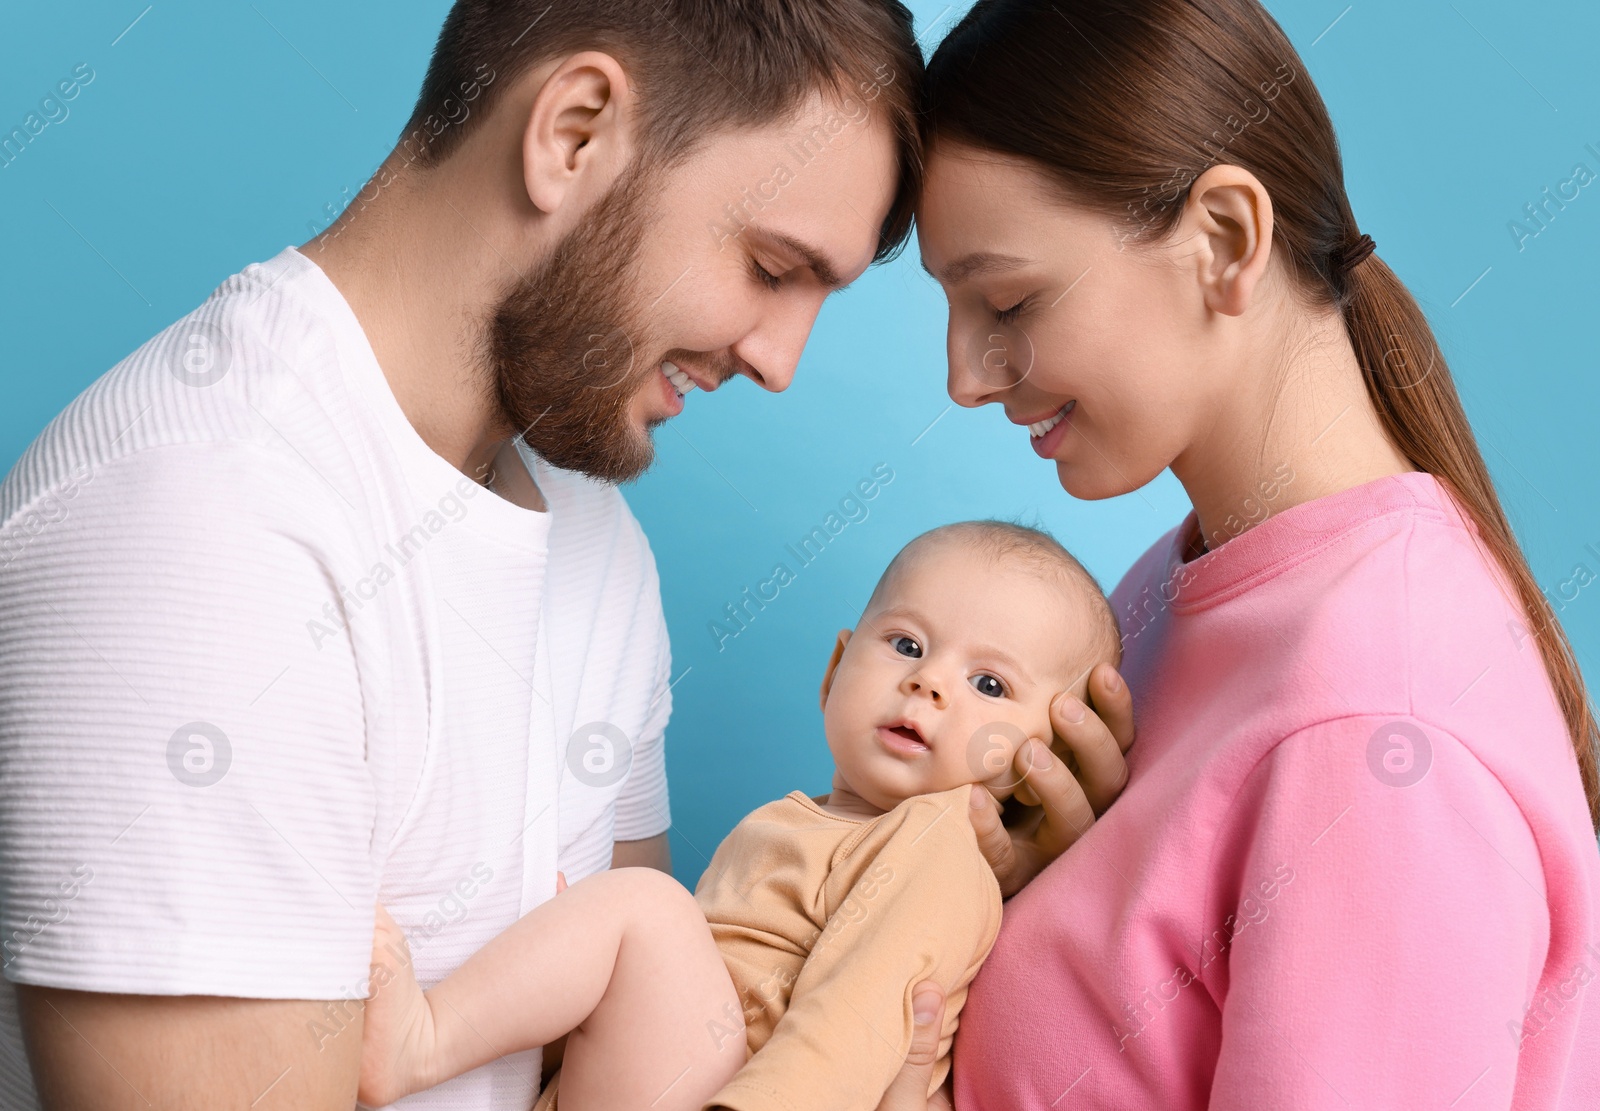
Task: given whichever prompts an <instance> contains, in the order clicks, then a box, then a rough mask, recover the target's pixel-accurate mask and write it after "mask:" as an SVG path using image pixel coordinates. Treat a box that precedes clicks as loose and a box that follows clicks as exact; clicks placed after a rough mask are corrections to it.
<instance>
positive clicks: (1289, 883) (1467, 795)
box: [1191, 715, 1558, 1111]
mask: <svg viewBox="0 0 1600 1111" xmlns="http://www.w3.org/2000/svg"><path fill="white" fill-rule="evenodd" d="M1212 871H1213V886H1212V894H1211V895H1210V896H1208V906H1207V909H1206V916H1205V919H1204V921H1205V922H1206V923H1207V925H1208V926H1209V927H1214V929H1213V930H1212V932H1211V933H1209V934H1207V935H1206V936H1205V937H1203V938H1199V939H1195V941H1194V943H1193V944H1192V945H1191V948H1194V947H1196V946H1198V947H1199V948H1201V950H1202V952H1203V955H1202V957H1201V958H1200V965H1201V967H1202V968H1203V969H1204V971H1203V972H1202V974H1201V979H1202V982H1203V983H1205V984H1206V985H1207V987H1208V988H1209V990H1210V991H1211V993H1212V995H1213V997H1214V998H1216V1000H1217V1002H1218V1005H1219V1006H1220V1008H1221V1011H1222V1041H1221V1045H1220V1046H1219V1052H1218V1060H1217V1069H1216V1073H1215V1078H1214V1081H1213V1085H1212V1088H1211V1095H1210V1106H1211V1107H1213V1108H1216V1109H1218V1111H1223V1109H1226V1111H1253V1109H1260V1111H1268V1109H1271V1111H1286V1109H1293V1111H1313V1109H1317V1111H1321V1109H1327V1111H1334V1109H1338V1111H1348V1108H1352V1107H1448V1106H1459V1107H1466V1106H1471V1107H1474V1108H1502V1109H1504V1108H1509V1107H1511V1106H1512V1100H1513V1091H1514V1089H1515V1086H1516V1079H1517V1061H1518V1053H1519V1043H1520V1042H1522V1041H1525V1040H1526V1036H1527V1035H1526V1032H1525V1031H1524V1018H1525V1012H1526V1011H1527V1009H1528V1004H1529V998H1530V996H1531V994H1532V993H1533V991H1534V988H1535V985H1536V984H1537V981H1538V977H1539V974H1540V969H1541V967H1542V965H1543V963H1544V961H1545V956H1546V952H1547V948H1548V945H1549V935H1550V918H1549V910H1548V903H1547V901H1546V889H1545V878H1544V874H1543V872H1542V871H1541V868H1540V855H1539V851H1538V848H1537V846H1536V843H1535V841H1534V837H1533V834H1532V832H1531V830H1530V828H1529V826H1528V823H1527V821H1526V819H1525V818H1524V816H1523V814H1522V812H1521V810H1520V809H1519V808H1518V806H1517V805H1516V803H1515V802H1514V800H1513V799H1512V798H1511V796H1510V795H1509V794H1508V793H1507V791H1506V790H1505V788H1504V786H1503V785H1502V784H1501V783H1500V781H1499V780H1498V779H1497V778H1496V777H1495V776H1494V775H1493V774H1492V773H1491V772H1490V771H1489V770H1488V769H1487V768H1486V767H1485V766H1484V765H1483V764H1482V763H1481V762H1480V761H1479V760H1478V759H1477V758H1476V757H1475V756H1474V755H1473V753H1472V752H1471V751H1470V750H1469V748H1468V747H1467V746H1466V745H1464V744H1463V743H1462V741H1461V740H1460V739H1458V738H1457V737H1456V736H1454V735H1452V734H1451V733H1449V732H1447V731H1445V730H1443V729H1441V728H1439V727H1437V726H1434V725H1432V724H1429V723H1427V722H1424V721H1421V720H1418V719H1416V718H1412V717H1405V716H1400V717H1377V716H1371V715H1362V716H1352V717H1348V718H1343V719H1340V720H1337V721H1330V722H1324V723H1321V724H1318V725H1315V726H1312V727H1310V728H1308V729H1305V730H1302V731H1300V732H1298V733H1296V734H1294V735H1292V736H1290V737H1289V738H1287V739H1285V740H1284V741H1282V742H1281V743H1279V744H1278V745H1277V746H1276V747H1275V748H1274V749H1273V750H1272V751H1271V752H1270V753H1269V754H1268V755H1267V756H1266V757H1265V758H1264V759H1263V760H1262V761H1261V762H1260V764H1259V765H1258V766H1257V767H1256V768H1255V770H1254V771H1253V772H1252V773H1251V774H1250V776H1249V777H1248V778H1247V779H1246V781H1245V782H1244V785H1243V787H1242V788H1241V790H1240V792H1239V796H1238V797H1237V799H1236V800H1235V803H1234V806H1233V809H1232V811H1231V812H1230V814H1229V816H1228V819H1227V822H1226V823H1225V828H1224V829H1223V832H1222V834H1221V836H1220V838H1219V841H1218V843H1217V845H1216V847H1215V851H1214V858H1213V861H1212ZM1547 1036H1549V1037H1557V1036H1558V1035H1554V1034H1552V1035H1547ZM1469 1093H1470V1094H1469ZM1463 1097H1465V1098H1463Z"/></svg>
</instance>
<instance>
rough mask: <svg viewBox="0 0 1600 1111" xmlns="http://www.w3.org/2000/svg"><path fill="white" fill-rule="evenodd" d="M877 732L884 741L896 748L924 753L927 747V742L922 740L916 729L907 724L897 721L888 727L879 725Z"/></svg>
mask: <svg viewBox="0 0 1600 1111" xmlns="http://www.w3.org/2000/svg"><path fill="white" fill-rule="evenodd" d="M878 732H879V733H880V734H882V735H883V737H884V739H885V740H886V741H888V742H889V743H890V744H891V745H894V746H897V747H905V748H911V749H918V750H923V751H926V750H927V749H928V747H929V745H928V742H927V741H926V740H924V739H923V736H922V734H921V733H919V732H917V727H916V726H914V725H912V724H910V723H909V722H904V721H897V722H892V723H890V724H888V725H880V726H878Z"/></svg>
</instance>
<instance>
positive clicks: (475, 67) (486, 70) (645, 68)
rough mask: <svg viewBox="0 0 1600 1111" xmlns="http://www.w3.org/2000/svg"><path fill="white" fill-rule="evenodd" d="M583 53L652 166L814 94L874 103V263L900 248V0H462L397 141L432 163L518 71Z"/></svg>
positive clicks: (904, 201)
mask: <svg viewBox="0 0 1600 1111" xmlns="http://www.w3.org/2000/svg"><path fill="white" fill-rule="evenodd" d="M581 50H602V51H605V52H606V53H608V54H611V55H612V56H614V57H615V58H616V59H617V60H618V61H619V62H621V63H622V66H623V68H624V69H625V70H626V71H627V73H628V78H629V80H630V82H632V83H633V85H634V86H635V88H636V89H637V90H638V92H639V100H640V111H641V119H640V121H639V138H640V141H641V144H642V156H643V157H644V158H645V159H646V160H647V161H648V163H649V164H651V165H653V166H654V167H659V168H665V167H668V166H671V165H672V164H673V163H674V162H675V161H677V160H679V159H681V158H684V157H686V156H687V155H689V154H690V153H691V152H693V151H694V150H695V149H696V147H697V146H698V144H699V143H700V142H701V141H703V140H704V139H706V138H707V137H708V136H710V135H712V134H715V133H717V132H720V131H726V130H731V129H735V128H741V127H757V126H761V125H763V124H769V123H772V122H773V121H775V120H779V119H782V118H784V117H786V116H788V115H790V114H792V113H794V112H797V111H798V110H799V109H800V107H801V105H802V104H803V103H804V101H805V98H806V96H807V95H808V94H810V93H812V92H814V91H815V92H822V93H826V94H832V95H834V96H836V97H837V98H838V99H839V100H841V101H843V102H846V103H848V102H849V101H850V100H851V98H853V99H854V101H855V102H857V103H864V104H865V105H866V106H867V108H868V109H869V110H872V111H876V112H879V113H881V114H882V115H881V118H884V119H886V120H887V121H888V122H889V124H890V126H891V129H892V131H893V134H894V139H895V146H896V148H897V156H898V157H897V161H898V163H899V186H898V188H897V190H896V193H895V198H894V202H893V204H892V205H891V206H890V210H889V215H888V218H887V219H886V220H885V221H884V224H883V227H882V228H881V229H880V232H879V243H878V250H877V252H876V253H875V254H874V261H879V262H881V261H883V260H885V259H887V258H891V257H893V256H894V255H895V254H897V253H898V252H899V250H900V248H901V247H903V246H904V245H905V242H906V239H907V237H908V235H909V233H910V228H911V214H912V208H913V205H914V204H915V199H916V194H917V190H918V188H919V186H920V183H921V178H922V151H921V138H920V130H921V129H920V127H919V124H918V121H917V103H918V98H919V97H920V95H921V86H922V75H923V61H922V51H921V49H920V47H919V46H918V45H917V41H916V38H915V36H914V35H913V33H912V17H911V13H910V11H908V10H907V9H906V7H905V6H904V5H903V4H900V3H898V2H897V0H457V2H456V4H455V5H454V6H453V7H452V8H451V9H450V14H449V15H448V16H446V17H445V21H444V27H443V28H442V29H441V30H440V32H439V41H438V43H437V45H436V46H435V47H434V51H433V59H432V61H431V62H430V63H429V64H428V72H427V76H426V77H425V78H424V80H423V83H422V93H421V95H420V96H419V97H418V100H417V105H416V108H415V109H414V110H413V112H412V115H411V119H410V120H409V121H408V122H407V124H406V127H405V132H404V133H403V135H402V137H401V141H402V143H404V142H406V141H407V139H408V138H409V139H410V141H411V142H412V143H413V144H415V145H417V147H418V149H415V150H414V151H412V153H413V155H414V161H415V163H416V164H417V165H418V166H421V167H429V166H435V165H438V164H439V163H440V162H442V161H444V160H445V159H446V158H448V157H449V156H450V154H451V152H452V151H454V150H455V149H456V148H457V147H459V146H460V145H461V143H462V142H463V141H464V140H465V139H466V138H467V136H468V135H470V134H471V133H472V132H473V131H474V130H475V129H476V128H477V127H478V126H479V125H480V124H481V122H482V120H483V119H484V117H485V116H487V115H488V113H489V111H490V110H491V109H492V107H493V105H494V104H495V103H496V102H497V101H498V100H499V99H500V97H501V96H502V95H503V92H504V90H505V89H506V88H508V87H509V86H510V85H511V84H512V83H513V82H514V81H515V80H516V79H517V78H518V77H520V76H521V75H522V74H524V73H526V72H528V71H529V70H531V69H533V68H535V67H536V66H538V65H540V64H541V63H543V62H546V61H549V60H551V59H553V58H558V57H562V56H565V55H568V54H573V53H576V52H578V51H581ZM486 75H487V76H486ZM464 93H466V94H468V95H467V96H464V95H463V94H464ZM470 98H475V99H477V100H478V103H476V104H471V105H467V104H465V103H464V101H465V100H467V99H470ZM458 117H459V122H457V121H458Z"/></svg>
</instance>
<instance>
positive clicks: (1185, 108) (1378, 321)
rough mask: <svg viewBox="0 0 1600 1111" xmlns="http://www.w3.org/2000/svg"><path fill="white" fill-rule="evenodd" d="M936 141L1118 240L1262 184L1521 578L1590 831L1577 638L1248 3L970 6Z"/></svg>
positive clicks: (1361, 354)
mask: <svg viewBox="0 0 1600 1111" xmlns="http://www.w3.org/2000/svg"><path fill="white" fill-rule="evenodd" d="M924 108H925V120H926V126H927V130H928V136H929V139H930V140H931V141H932V142H934V143H937V142H938V141H939V140H941V139H945V138H948V139H953V140H955V141H957V142H960V143H963V144H965V145H970V146H973V147H976V148H978V149H980V150H990V151H995V152H997V153H1002V154H1008V155H1013V156H1017V157H1020V158H1024V159H1027V160H1030V161H1031V162H1033V163H1034V164H1036V165H1038V166H1040V167H1041V168H1042V169H1043V170H1044V171H1045V172H1046V173H1047V174H1048V175H1049V177H1050V178H1051V179H1052V180H1053V182H1054V183H1055V184H1056V185H1057V186H1058V187H1059V190H1060V192H1061V193H1062V195H1063V196H1064V197H1065V198H1066V199H1068V200H1069V201H1071V202H1072V203H1074V204H1076V205H1081V206H1083V207H1086V208H1088V209H1089V210H1091V211H1096V212H1100V213H1103V214H1105V215H1107V216H1110V217H1112V218H1113V219H1115V220H1117V221H1120V226H1121V227H1122V229H1123V238H1124V239H1125V240H1128V241H1131V242H1134V243H1148V242H1153V241H1156V240H1159V239H1161V238H1163V237H1164V236H1166V235H1167V234H1169V233H1170V232H1171V231H1172V229H1173V228H1174V227H1175V226H1176V224H1177V222H1178V219H1179V217H1180V216H1181V215H1182V211H1183V207H1184V204H1185V202H1186V201H1187V199H1188V192H1189V187H1190V186H1191V185H1192V184H1193V183H1194V180H1195V178H1197V177H1198V176H1199V175H1200V174H1201V173H1202V172H1203V171H1204V170H1205V169H1207V168H1208V167H1210V166H1212V165H1215V164H1217V163H1219V162H1228V163H1231V164H1233V165H1237V166H1241V167H1243V168H1245V169H1247V170H1249V171H1250V172H1251V173H1253V174H1254V175H1255V176H1256V177H1257V178H1258V179H1260V181H1261V183H1262V184H1263V185H1264V186H1265V187H1266V189H1267V191H1268V193H1269V194H1270V195H1271V197H1272V207H1273V214H1274V229H1273V238H1274V243H1275V245H1276V246H1277V247H1278V248H1279V249H1280V250H1283V251H1284V252H1285V254H1286V255H1287V256H1288V265H1289V267H1290V268H1291V271H1292V273H1293V275H1294V277H1295V281H1296V284H1297V287H1298V288H1299V290H1300V291H1301V293H1302V294H1303V296H1304V297H1305V298H1306V300H1307V303H1308V304H1311V305H1336V306H1338V308H1339V309H1340V311H1341V312H1342V314H1343V317H1344V321H1345V325H1346V327H1347V329H1348V331H1349V334H1350V339H1351V342H1352V344H1353V345H1354V347H1355V352H1356V357H1357V359H1358V360H1359V361H1360V364H1361V367H1362V372H1363V373H1362V377H1363V378H1364V380H1365V381H1366V386H1367V393H1368V395H1369V396H1370V397H1371V398H1372V402H1373V405H1374V406H1375V407H1376V408H1377V412H1378V415H1379V417H1380V419H1381V420H1382V422H1383V427H1384V429H1385V430H1386V431H1387V433H1388V434H1389V436H1390V437H1391V438H1392V439H1393V441H1394V444H1395V446H1396V447H1397V448H1398V449H1399V450H1400V451H1401V452H1402V453H1403V454H1404V455H1405V456H1406V458H1407V459H1409V460H1410V461H1411V463H1412V465H1413V466H1415V467H1416V468H1418V469H1419V470H1423V471H1427V472H1428V473H1430V474H1432V475H1434V476H1435V477H1436V478H1437V479H1438V480H1439V481H1440V482H1441V483H1442V484H1444V485H1445V486H1446V487H1447V488H1448V489H1449V491H1450V492H1451V493H1452V494H1453V495H1454V497H1455V498H1456V500H1457V502H1458V503H1459V504H1460V505H1461V506H1462V508H1463V509H1464V510H1465V511H1466V513H1467V514H1468V515H1469V516H1470V517H1471V519H1472V520H1473V522H1474V523H1475V524H1476V525H1477V528H1478V533H1479V536H1480V538H1481V542H1482V544H1483V545H1485V546H1486V547H1487V550H1488V554H1490V555H1491V556H1492V557H1493V559H1494V561H1495V563H1496V564H1497V565H1498V566H1499V568H1500V569H1501V570H1502V571H1503V572H1504V574H1505V576H1506V578H1507V579H1508V580H1509V583H1510V585H1511V586H1512V588H1513V589H1514V590H1515V591H1516V594H1517V596H1518V597H1519V599H1520V601H1521V605H1522V609H1523V611H1524V613H1525V615H1526V616H1527V618H1528V621H1527V625H1528V629H1529V630H1530V632H1529V636H1530V637H1531V638H1532V639H1533V640H1534V641H1536V642H1537V644H1538V645H1539V651H1540V653H1541V655H1542V657H1543V660H1544V665H1545V670H1546V671H1547V672H1548V673H1549V676H1550V683H1551V686H1552V688H1553V690H1554V692H1555V696H1556V700H1557V702H1558V704H1559V705H1560V707H1561V712H1562V714H1563V716H1564V717H1565V718H1566V722H1567V728H1568V730H1569V732H1570V733H1571V737H1572V743H1573V748H1574V750H1575V752H1576V755H1577V762H1578V770H1579V773H1580V775H1581V776H1582V779H1583V788H1584V792H1585V794H1586V795H1587V796H1588V803H1589V818H1590V822H1591V824H1593V825H1594V826H1595V827H1596V828H1597V829H1600V776H1597V771H1596V750H1597V742H1600V735H1597V730H1596V724H1595V716H1594V711H1593V709H1592V708H1591V706H1590V703H1589V699H1588V694H1587V691H1586V690H1585V687H1584V682H1583V676H1582V674H1581V672H1580V671H1579V669H1578V664H1577V660H1576V657H1575V656H1574V654H1573V651H1572V645H1571V643H1570V642H1569V641H1568V639H1567V636H1566V633H1565V632H1564V631H1563V629H1562V628H1561V623H1560V621H1558V620H1557V618H1556V614H1555V611H1554V609H1553V608H1552V606H1551V605H1550V602H1549V599H1547V598H1546V597H1545V596H1544V593H1543V592H1542V591H1541V590H1540V589H1539V585H1538V583H1537V582H1535V581H1534V577H1533V573H1532V571H1530V570H1529V568H1528V561H1527V559H1526V557H1525V556H1524V555H1523V553H1522V549H1521V547H1520V546H1519V545H1518V543H1517V540H1516V537H1515V536H1514V535H1513V533H1512V531H1511V525H1510V523H1509V522H1508V521H1507V520H1506V515H1505V511H1504V510H1503V509H1502V508H1501V506H1500V499H1499V497H1498V496H1497V495H1496V493H1495V488H1494V483H1493V481H1492V480H1491V479H1490V477H1489V471H1488V468H1487V467H1486V466H1485V465H1484V462H1483V455H1482V454H1481V453H1480V452H1479V450H1478V444H1477V440H1476V439H1475V437H1474V436H1473V434H1472V428H1471V426H1470V425H1469V424H1468V423H1467V417H1466V413H1465V412H1464V411H1463V410H1462V407H1461V400H1460V398H1459V397H1458V396H1457V395H1456V389H1455V385H1454V382H1453V381H1452V379H1451V376H1450V371H1449V368H1448V367H1447V366H1446V365H1445V359H1444V354H1443V352H1442V351H1441V350H1440V348H1439V343H1438V340H1437V339H1436V338H1435V337H1434V334H1433V330H1432V328H1430V327H1429V325H1428V321H1427V318H1426V317H1425V316H1424V315H1423V312H1422V309H1421V307H1420V306H1418V304H1417V302H1416V299H1415V298H1413V297H1412V296H1411V293H1410V291H1408V290H1407V289H1406V287H1405V285H1404V284H1402V283H1401V281H1400V279H1399V278H1397V277H1396V276H1395V274H1394V271H1392V270H1390V269H1389V267H1388V266H1387V265H1385V264H1384V262H1383V261H1382V260H1381V259H1379V258H1378V257H1377V256H1376V255H1373V256H1371V257H1369V258H1367V259H1366V261H1364V262H1362V263H1360V264H1359V265H1357V266H1355V267H1353V268H1351V269H1349V270H1341V268H1340V267H1339V265H1338V263H1339V259H1340V256H1341V255H1342V254H1343V253H1344V252H1345V251H1346V250H1347V249H1348V248H1349V247H1350V246H1351V245H1352V244H1354V243H1355V242H1356V241H1357V239H1358V237H1359V235H1360V232H1359V230H1358V228H1357V224H1356V218H1355V216H1354V215H1353V214H1352V213H1351V210H1350V201H1349V198H1348V197H1347V196H1346V194H1345V186H1344V166H1343V162H1342V160H1341V158H1340V154H1339V143H1338V139H1337V138H1336V137H1335V135H1334V130H1333V123H1332V121H1331V119H1330V118H1329V115H1328V109H1327V106H1326V105H1325V104H1324V103H1323V101H1322V97H1321V95H1320V94H1319V93H1318V92H1317V90H1316V88H1315V86H1314V85H1313V84H1312V82H1311V78H1310V75H1309V74H1308V72H1307V71H1306V68H1305V65H1304V63H1303V62H1302V61H1301V60H1300V56H1299V55H1298V54H1297V53H1296V52H1295V49H1294V47H1293V46H1292V45H1290V43H1289V39H1288V37H1287V36H1286V35H1285V34H1284V33H1283V29H1282V28H1281V27H1279V26H1278V24H1277V22H1276V21H1275V20H1274V19H1273V18H1272V16H1271V15H1269V14H1268V13H1267V12H1266V10H1265V9H1264V8H1262V7H1261V5H1260V4H1259V3H1258V2H1257V0H1073V2H1072V3H1070V4H1069V3H1064V2H1062V0H1054V2H1052V0H979V2H978V3H977V5H976V6H974V7H973V8H972V10H971V11H970V12H968V13H967V15H966V17H965V18H963V19H962V20H961V22H960V23H959V24H957V25H956V27H955V29H954V30H953V31H951V33H950V35H949V36H948V37H947V38H946V39H945V40H944V42H943V43H941V44H940V46H939V48H938V50H937V51H936V52H935V53H934V56H933V59H932V60H931V61H930V62H929V65H928V83H927V92H926V103H925V105H924Z"/></svg>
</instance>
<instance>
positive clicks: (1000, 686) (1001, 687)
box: [971, 674, 1006, 698]
mask: <svg viewBox="0 0 1600 1111" xmlns="http://www.w3.org/2000/svg"><path fill="white" fill-rule="evenodd" d="M971 681H972V685H973V687H974V688H976V689H977V692H978V693H979V694H986V695H988V696H989V697H990V698H1002V697H1004V696H1005V693H1006V685H1005V684H1004V683H1002V682H1001V681H1000V680H998V679H996V678H995V677H994V676H993V675H982V674H979V675H974V676H973V677H972V680H971Z"/></svg>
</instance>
